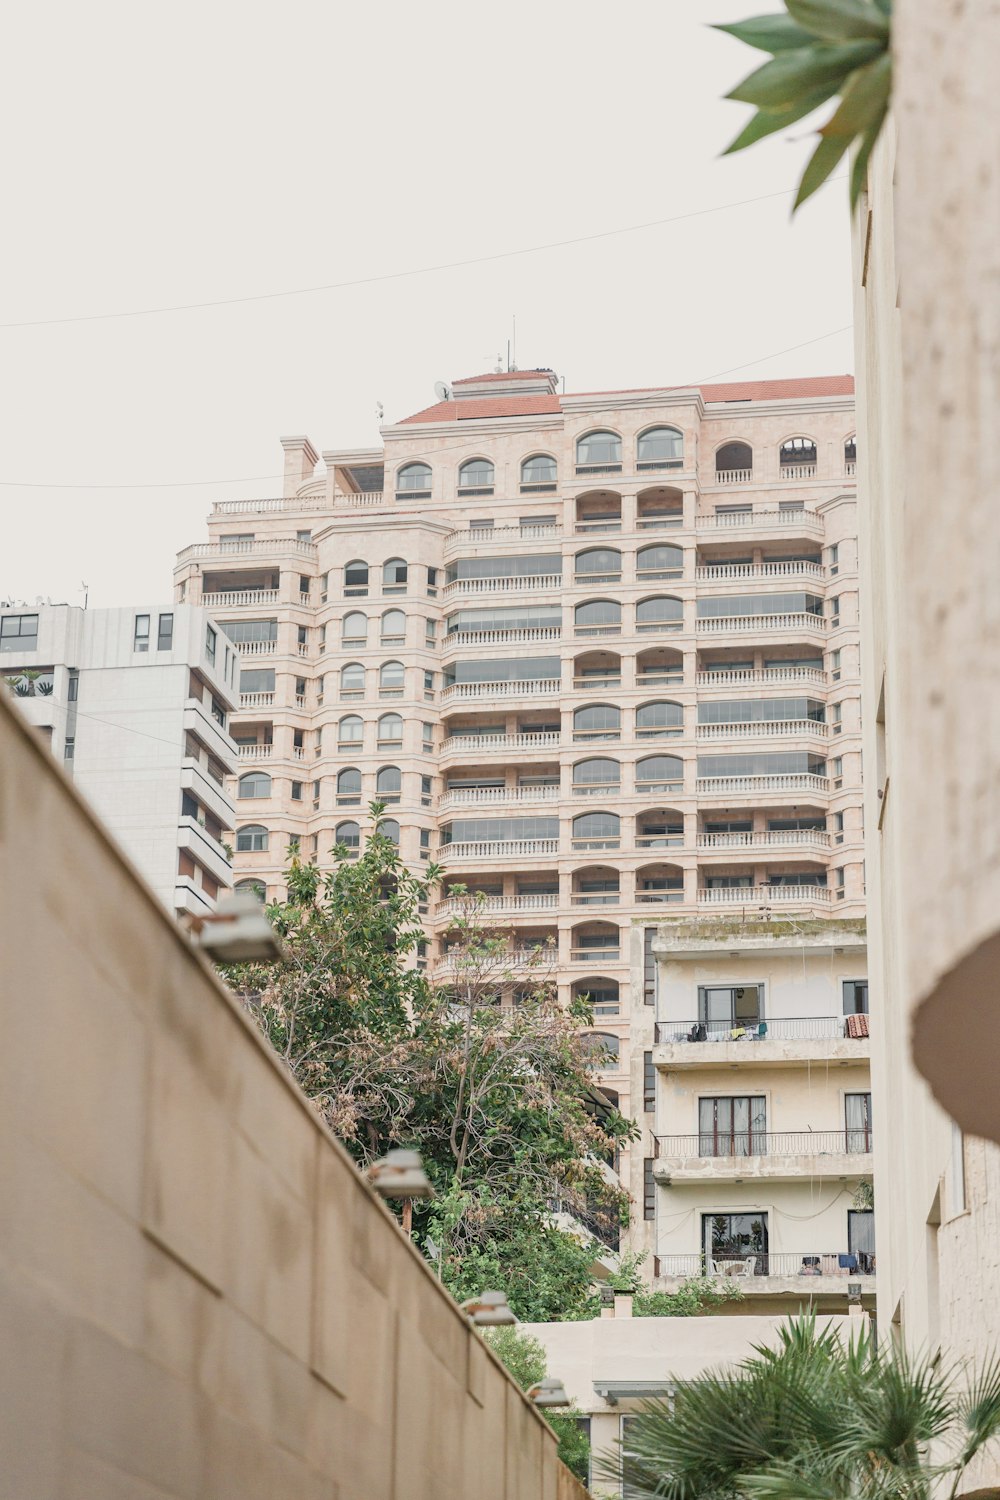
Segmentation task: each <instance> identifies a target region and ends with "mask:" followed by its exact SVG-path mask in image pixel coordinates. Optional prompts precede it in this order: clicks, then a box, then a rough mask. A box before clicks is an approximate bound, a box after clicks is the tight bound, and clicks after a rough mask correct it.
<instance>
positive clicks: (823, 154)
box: [793, 135, 850, 208]
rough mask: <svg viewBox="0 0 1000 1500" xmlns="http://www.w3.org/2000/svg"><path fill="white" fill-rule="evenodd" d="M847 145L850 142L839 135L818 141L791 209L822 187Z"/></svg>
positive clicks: (799, 205) (797, 206)
mask: <svg viewBox="0 0 1000 1500" xmlns="http://www.w3.org/2000/svg"><path fill="white" fill-rule="evenodd" d="M849 145H850V142H849V141H846V140H845V139H844V138H843V136H839V135H835V136H832V137H831V138H830V139H829V140H821V141H820V143H819V145H818V146H817V147H816V150H815V151H814V152H813V154H812V156H811V157H810V158H809V163H808V165H807V167H806V169H805V171H804V172H803V174H802V181H801V182H800V183H799V191H798V193H797V194H796V196H795V203H794V205H793V208H799V207H801V205H802V204H803V203H804V202H805V201H806V199H807V198H811V197H812V195H813V193H815V191H816V189H817V188H819V187H822V186H823V183H824V182H825V181H826V179H827V178H828V177H829V175H830V173H831V172H832V171H833V169H834V167H835V166H836V165H837V163H838V162H839V161H840V158H841V157H842V156H843V154H844V152H845V151H846V150H847V148H848V146H849Z"/></svg>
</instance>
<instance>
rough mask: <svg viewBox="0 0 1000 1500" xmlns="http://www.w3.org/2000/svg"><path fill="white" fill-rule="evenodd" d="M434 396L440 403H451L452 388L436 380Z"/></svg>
mask: <svg viewBox="0 0 1000 1500" xmlns="http://www.w3.org/2000/svg"><path fill="white" fill-rule="evenodd" d="M434 394H435V396H436V397H437V398H438V400H439V401H450V400H451V386H450V385H448V384H447V383H446V382H445V381H443V380H435V382H434Z"/></svg>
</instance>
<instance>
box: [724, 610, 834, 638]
mask: <svg viewBox="0 0 1000 1500" xmlns="http://www.w3.org/2000/svg"><path fill="white" fill-rule="evenodd" d="M695 628H696V630H697V632H698V634H699V635H748V634H754V635H756V634H759V632H760V631H762V630H816V631H822V630H825V629H826V620H825V619H824V617H823V616H822V615H814V614H811V613H810V612H809V611H808V610H797V611H796V612H795V613H794V614H788V615H706V616H703V617H702V618H701V619H699V620H697V621H696V622H695Z"/></svg>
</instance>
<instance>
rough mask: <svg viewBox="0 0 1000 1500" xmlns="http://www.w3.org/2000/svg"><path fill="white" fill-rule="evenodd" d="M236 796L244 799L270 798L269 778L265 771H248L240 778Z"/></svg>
mask: <svg viewBox="0 0 1000 1500" xmlns="http://www.w3.org/2000/svg"><path fill="white" fill-rule="evenodd" d="M236 795H237V797H239V798H244V797H270V795H271V778H270V776H268V774H267V772H266V771H248V772H247V774H246V775H245V776H241V777H240V779H239V782H238V784H237V788H236Z"/></svg>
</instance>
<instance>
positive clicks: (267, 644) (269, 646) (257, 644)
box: [230, 641, 278, 656]
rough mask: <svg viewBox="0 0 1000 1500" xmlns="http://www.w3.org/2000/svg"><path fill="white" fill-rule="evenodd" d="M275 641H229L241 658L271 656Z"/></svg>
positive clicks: (275, 647) (274, 648) (275, 646)
mask: <svg viewBox="0 0 1000 1500" xmlns="http://www.w3.org/2000/svg"><path fill="white" fill-rule="evenodd" d="M277 644H278V643H277V641H231V642H230V645H232V646H235V648H236V650H237V651H238V652H239V653H240V655H241V656H273V655H274V652H275V650H276V649H277Z"/></svg>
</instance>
